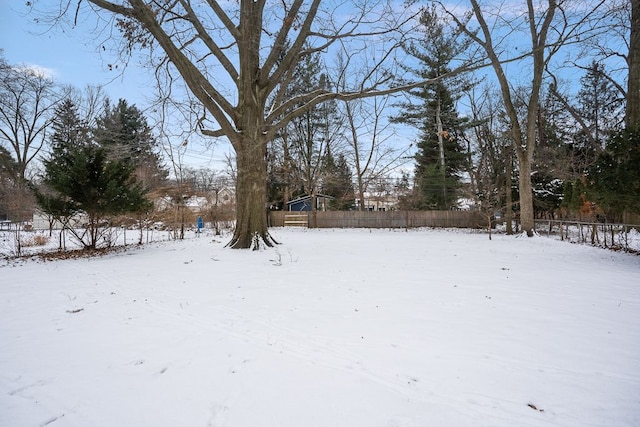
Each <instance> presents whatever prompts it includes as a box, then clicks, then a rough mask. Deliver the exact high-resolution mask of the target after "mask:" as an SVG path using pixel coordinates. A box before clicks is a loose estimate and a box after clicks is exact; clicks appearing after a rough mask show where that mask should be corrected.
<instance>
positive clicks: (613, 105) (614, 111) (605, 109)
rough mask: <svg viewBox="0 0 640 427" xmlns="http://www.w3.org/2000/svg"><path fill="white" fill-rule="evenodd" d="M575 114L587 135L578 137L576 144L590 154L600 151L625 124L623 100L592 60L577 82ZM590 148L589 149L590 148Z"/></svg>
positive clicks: (601, 66) (602, 67)
mask: <svg viewBox="0 0 640 427" xmlns="http://www.w3.org/2000/svg"><path fill="white" fill-rule="evenodd" d="M578 102H579V104H580V106H579V108H578V111H579V114H580V116H581V117H582V119H583V120H584V123H585V125H586V127H587V128H588V129H585V130H583V132H588V133H589V134H590V135H589V137H586V136H584V135H581V137H580V135H579V136H578V138H577V141H576V143H582V144H583V145H584V146H587V147H588V148H590V149H591V150H592V151H596V152H598V151H600V150H601V149H602V148H603V147H604V145H605V143H606V140H607V138H608V136H609V134H610V133H611V131H613V130H616V129H620V126H621V124H622V123H623V121H624V117H623V113H624V112H623V101H622V100H621V99H620V98H619V97H618V92H617V90H616V88H615V87H614V86H613V84H612V83H611V81H610V80H609V78H607V75H606V70H605V68H604V65H602V64H600V63H598V62H596V61H594V62H592V63H591V65H590V66H589V67H588V68H587V70H586V73H585V75H584V76H583V77H582V78H581V79H580V91H579V92H578ZM589 146H590V147H589Z"/></svg>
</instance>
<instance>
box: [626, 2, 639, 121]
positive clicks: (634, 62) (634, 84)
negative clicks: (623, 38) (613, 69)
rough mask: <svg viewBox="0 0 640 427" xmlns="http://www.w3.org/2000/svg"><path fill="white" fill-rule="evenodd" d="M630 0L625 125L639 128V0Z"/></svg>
mask: <svg viewBox="0 0 640 427" xmlns="http://www.w3.org/2000/svg"><path fill="white" fill-rule="evenodd" d="M630 1H631V35H630V36H629V57H628V58H627V60H628V62H629V81H628V88H627V110H626V116H625V125H626V127H627V129H629V130H638V129H640V0H630Z"/></svg>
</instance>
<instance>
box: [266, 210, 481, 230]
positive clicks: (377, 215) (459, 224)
mask: <svg viewBox="0 0 640 427" xmlns="http://www.w3.org/2000/svg"><path fill="white" fill-rule="evenodd" d="M294 217H295V218H294ZM303 217H304V218H303ZM486 223H487V219H486V218H485V217H483V215H482V214H481V213H480V212H478V211H387V212H369V211H364V212H363V211H327V212H320V211H316V212H286V211H271V212H269V225H270V226H272V227H282V226H285V225H287V226H288V225H298V226H308V227H312V228H417V227H452V228H481V227H484V226H485V225H486Z"/></svg>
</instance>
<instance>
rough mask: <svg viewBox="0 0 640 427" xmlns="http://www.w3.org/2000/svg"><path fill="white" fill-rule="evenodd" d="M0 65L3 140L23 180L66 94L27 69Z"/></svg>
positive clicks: (36, 71) (1, 131) (0, 120)
mask: <svg viewBox="0 0 640 427" xmlns="http://www.w3.org/2000/svg"><path fill="white" fill-rule="evenodd" d="M1 61H2V63H1V64H0V141H4V142H5V143H6V144H7V145H8V149H9V151H10V152H11V153H12V154H13V156H14V158H15V160H16V164H17V168H18V175H19V177H20V178H21V179H22V180H24V179H26V178H27V167H28V165H29V163H30V162H31V161H32V160H33V159H34V158H35V157H36V156H37V155H38V153H40V150H42V147H43V146H44V144H45V142H46V131H47V127H48V126H49V124H50V123H51V120H52V116H53V110H54V109H55V107H56V105H57V104H58V102H59V101H60V100H61V99H62V95H61V94H60V93H58V91H57V87H56V84H55V82H54V81H53V79H51V78H50V77H48V76H47V75H46V74H45V73H44V72H43V71H41V70H38V69H34V68H31V67H27V66H12V65H10V64H7V63H6V62H5V61H4V59H2V60H1Z"/></svg>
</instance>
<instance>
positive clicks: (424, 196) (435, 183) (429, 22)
mask: <svg viewBox="0 0 640 427" xmlns="http://www.w3.org/2000/svg"><path fill="white" fill-rule="evenodd" d="M420 23H421V28H422V31H423V33H424V34H423V37H422V38H421V39H420V41H419V43H418V44H417V45H416V44H412V45H409V46H407V47H406V51H407V53H409V54H410V55H411V56H413V57H414V58H416V59H417V60H418V61H419V63H420V68H417V69H416V68H411V67H409V66H404V67H403V68H405V70H406V71H408V72H410V73H411V74H413V75H415V76H416V77H418V78H419V79H424V80H426V79H433V78H437V77H440V76H442V75H445V74H447V73H448V72H450V71H451V70H450V63H451V62H452V61H453V59H454V58H455V57H456V56H457V55H458V54H459V53H460V52H461V51H462V50H464V48H465V47H466V42H465V41H462V42H461V41H459V36H460V34H459V33H453V34H447V33H446V31H445V26H444V25H443V23H442V21H440V18H439V17H438V15H437V13H436V11H435V8H431V9H424V10H423V12H422V15H421V17H420ZM469 84H470V83H469V82H468V81H466V80H461V79H457V80H456V79H448V80H440V81H439V82H437V83H434V84H432V85H426V86H424V87H421V88H417V89H414V90H412V91H410V94H411V95H412V96H413V97H415V98H417V99H419V100H420V101H421V103H420V104H417V105H416V104H413V103H404V104H400V105H399V106H400V107H401V109H402V113H401V114H400V115H399V116H397V117H395V118H393V121H395V122H399V123H406V124H410V125H413V126H415V127H417V128H418V129H419V130H420V137H419V140H418V142H417V149H418V150H417V153H416V155H415V159H416V171H415V176H416V188H417V190H418V191H419V195H420V197H418V198H417V201H418V205H417V206H416V207H417V208H419V209H449V208H452V207H455V206H457V199H458V197H459V191H460V189H461V186H462V182H461V177H460V174H461V173H462V172H464V171H466V170H467V155H466V153H465V147H464V145H463V134H464V130H465V129H466V128H467V127H468V123H467V122H468V121H467V120H466V119H464V118H460V117H459V116H458V112H457V109H456V102H457V100H458V98H459V96H458V97H456V96H455V95H454V93H456V94H460V93H463V91H464V90H465V89H466V88H468V86H469Z"/></svg>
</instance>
